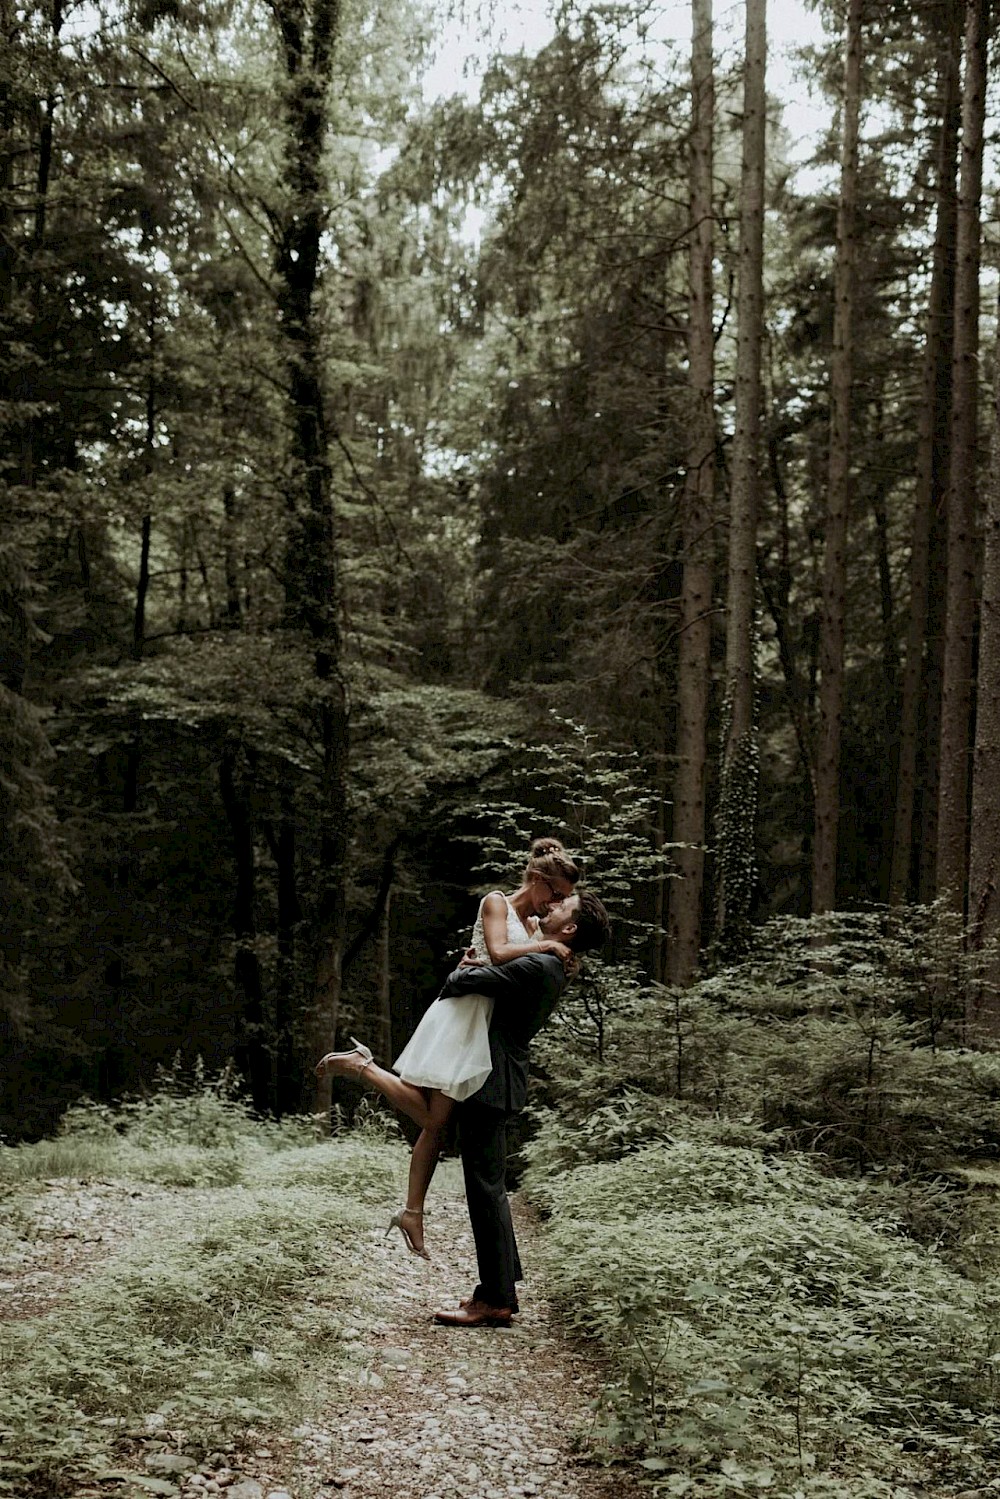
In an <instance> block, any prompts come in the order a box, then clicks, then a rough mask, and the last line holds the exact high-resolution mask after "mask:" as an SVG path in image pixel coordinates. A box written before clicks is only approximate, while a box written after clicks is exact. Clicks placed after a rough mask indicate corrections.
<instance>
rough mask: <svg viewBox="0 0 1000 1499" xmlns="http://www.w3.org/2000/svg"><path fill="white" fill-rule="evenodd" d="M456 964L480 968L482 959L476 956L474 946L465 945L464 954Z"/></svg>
mask: <svg viewBox="0 0 1000 1499" xmlns="http://www.w3.org/2000/svg"><path fill="white" fill-rule="evenodd" d="M458 966H459V968H482V966H483V960H482V958H477V957H476V949H475V948H474V947H467V948H466V949H465V953H464V955H463V956H462V957H461V958H460V959H459V963H458Z"/></svg>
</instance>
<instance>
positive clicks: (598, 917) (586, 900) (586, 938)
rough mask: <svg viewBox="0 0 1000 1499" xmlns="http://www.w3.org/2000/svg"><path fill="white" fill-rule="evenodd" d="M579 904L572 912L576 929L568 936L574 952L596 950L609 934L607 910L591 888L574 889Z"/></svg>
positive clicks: (601, 945) (609, 926)
mask: <svg viewBox="0 0 1000 1499" xmlns="http://www.w3.org/2000/svg"><path fill="white" fill-rule="evenodd" d="M574 894H575V895H576V898H577V900H578V901H579V905H578V906H577V908H576V910H575V911H574V913H573V920H574V921H575V922H576V931H575V932H574V933H573V935H572V937H570V938H569V946H570V947H571V948H572V949H573V951H574V952H596V951H597V949H598V948H599V947H603V946H604V944H605V942H607V940H608V938H609V937H610V935H611V921H610V919H609V917H608V913H607V911H606V910H605V909H604V906H603V905H602V903H601V902H600V901H599V900H598V899H597V896H596V895H595V894H594V892H593V891H592V890H576V891H574Z"/></svg>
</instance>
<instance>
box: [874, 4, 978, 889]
mask: <svg viewBox="0 0 1000 1499" xmlns="http://www.w3.org/2000/svg"><path fill="white" fill-rule="evenodd" d="M962 12H963V7H962V5H961V3H960V0H953V4H952V6H951V11H950V15H951V26H950V28H949V30H948V31H947V33H946V35H945V37H944V39H943V51H942V58H941V66H940V92H941V130H940V137H939V140H938V153H937V187H936V197H937V213H936V219H935V225H934V256H933V262H932V267H931V290H930V302H929V306H928V311H927V338H926V341H925V344H924V359H923V369H922V375H921V382H920V408H919V416H918V422H919V426H918V431H917V481H916V490H915V494H914V499H913V534H912V540H911V543H910V567H909V574H910V608H909V614H908V618H907V630H906V656H905V662H904V666H903V689H902V704H901V707H900V724H899V758H898V762H897V771H896V810H895V818H894V821H893V839H892V867H891V871H890V876H889V900H890V903H891V904H892V905H898V904H899V903H900V902H901V901H904V900H906V899H907V898H908V896H909V894H910V891H911V888H912V886H911V879H912V873H913V828H914V815H913V814H914V806H915V800H916V785H917V747H918V743H919V734H920V718H921V715H920V705H921V698H922V697H923V699H924V701H925V702H926V695H927V691H928V688H929V685H930V683H929V673H928V672H927V671H926V669H925V664H924V650H925V643H926V638H927V630H928V620H929V605H930V586H931V570H932V567H934V568H936V567H937V565H938V561H939V559H937V558H936V557H933V556H932V550H931V536H932V519H933V516H934V514H935V512H936V510H937V509H938V507H939V505H940V503H941V500H942V498H943V495H942V489H943V482H942V474H944V473H947V448H948V428H949V424H950V421H951V410H950V404H949V402H950V394H951V390H950V383H949V380H948V366H949V364H950V360H951V346H952V338H953V329H954V322H953V304H954V295H955V224H956V211H957V199H956V193H955V173H956V164H957V151H958V126H959V92H958V85H959V57H960V52H961V23H962ZM925 786H926V791H927V794H928V795H930V796H931V797H933V798H934V799H935V800H936V797H937V787H936V786H934V787H931V786H927V785H926V764H925Z"/></svg>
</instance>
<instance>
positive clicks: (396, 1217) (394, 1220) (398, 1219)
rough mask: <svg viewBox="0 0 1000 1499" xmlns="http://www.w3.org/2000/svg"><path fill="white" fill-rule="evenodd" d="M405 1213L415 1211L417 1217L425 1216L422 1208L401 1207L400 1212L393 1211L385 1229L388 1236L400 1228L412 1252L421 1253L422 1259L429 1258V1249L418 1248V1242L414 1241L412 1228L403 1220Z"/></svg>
mask: <svg viewBox="0 0 1000 1499" xmlns="http://www.w3.org/2000/svg"><path fill="white" fill-rule="evenodd" d="M404 1213H413V1214H414V1216H415V1217H417V1218H422V1217H423V1216H424V1215H423V1213H422V1212H421V1210H420V1208H400V1209H399V1212H398V1213H393V1215H392V1217H391V1218H390V1219H389V1227H388V1228H387V1229H386V1231H385V1236H386V1238H388V1237H389V1235H390V1234H391V1233H392V1231H393V1229H394V1228H398V1229H399V1231H400V1233H401V1234H402V1235H403V1240H404V1242H405V1244H406V1247H407V1249H408V1250H409V1251H410V1253H411V1254H419V1256H420V1258H421V1259H422V1260H429V1259H430V1255H429V1254H428V1253H427V1250H426V1249H425V1248H423V1247H421V1248H419V1249H418V1248H417V1246H416V1244H415V1243H414V1242H413V1235H412V1234H411V1233H410V1230H409V1229H408V1228H407V1226H406V1224H405V1223H404V1222H403V1214H404Z"/></svg>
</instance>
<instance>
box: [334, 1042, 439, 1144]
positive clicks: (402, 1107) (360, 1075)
mask: <svg viewBox="0 0 1000 1499" xmlns="http://www.w3.org/2000/svg"><path fill="white" fill-rule="evenodd" d="M320 1068H322V1069H323V1071H324V1072H332V1073H334V1074H335V1075H336V1076H337V1077H352V1078H354V1079H355V1081H356V1082H359V1083H368V1084H369V1086H370V1087H372V1088H374V1089H375V1090H376V1091H377V1092H379V1093H381V1094H382V1096H383V1098H387V1099H388V1100H389V1102H390V1103H391V1104H392V1106H393V1108H396V1109H399V1111H400V1113H402V1114H406V1115H407V1116H408V1117H409V1118H410V1119H412V1120H413V1122H414V1124H419V1125H420V1128H421V1129H426V1128H427V1126H428V1124H429V1123H430V1119H431V1115H430V1110H429V1108H428V1104H427V1094H426V1093H425V1092H424V1090H423V1089H422V1088H418V1087H416V1086H415V1084H413V1083H404V1082H403V1079H402V1078H401V1077H397V1076H396V1074H395V1073H394V1072H387V1071H386V1069H385V1068H384V1067H380V1066H379V1065H378V1063H377V1062H366V1061H365V1059H364V1057H363V1056H361V1054H360V1053H359V1052H346V1053H341V1054H340V1055H338V1056H334V1055H333V1054H331V1055H330V1056H326V1057H324V1058H323V1060H322V1061H321V1062H320V1063H319V1064H318V1066H317V1068H316V1071H317V1072H319V1070H320ZM448 1102H449V1103H450V1102H451V1099H449V1100H448Z"/></svg>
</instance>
